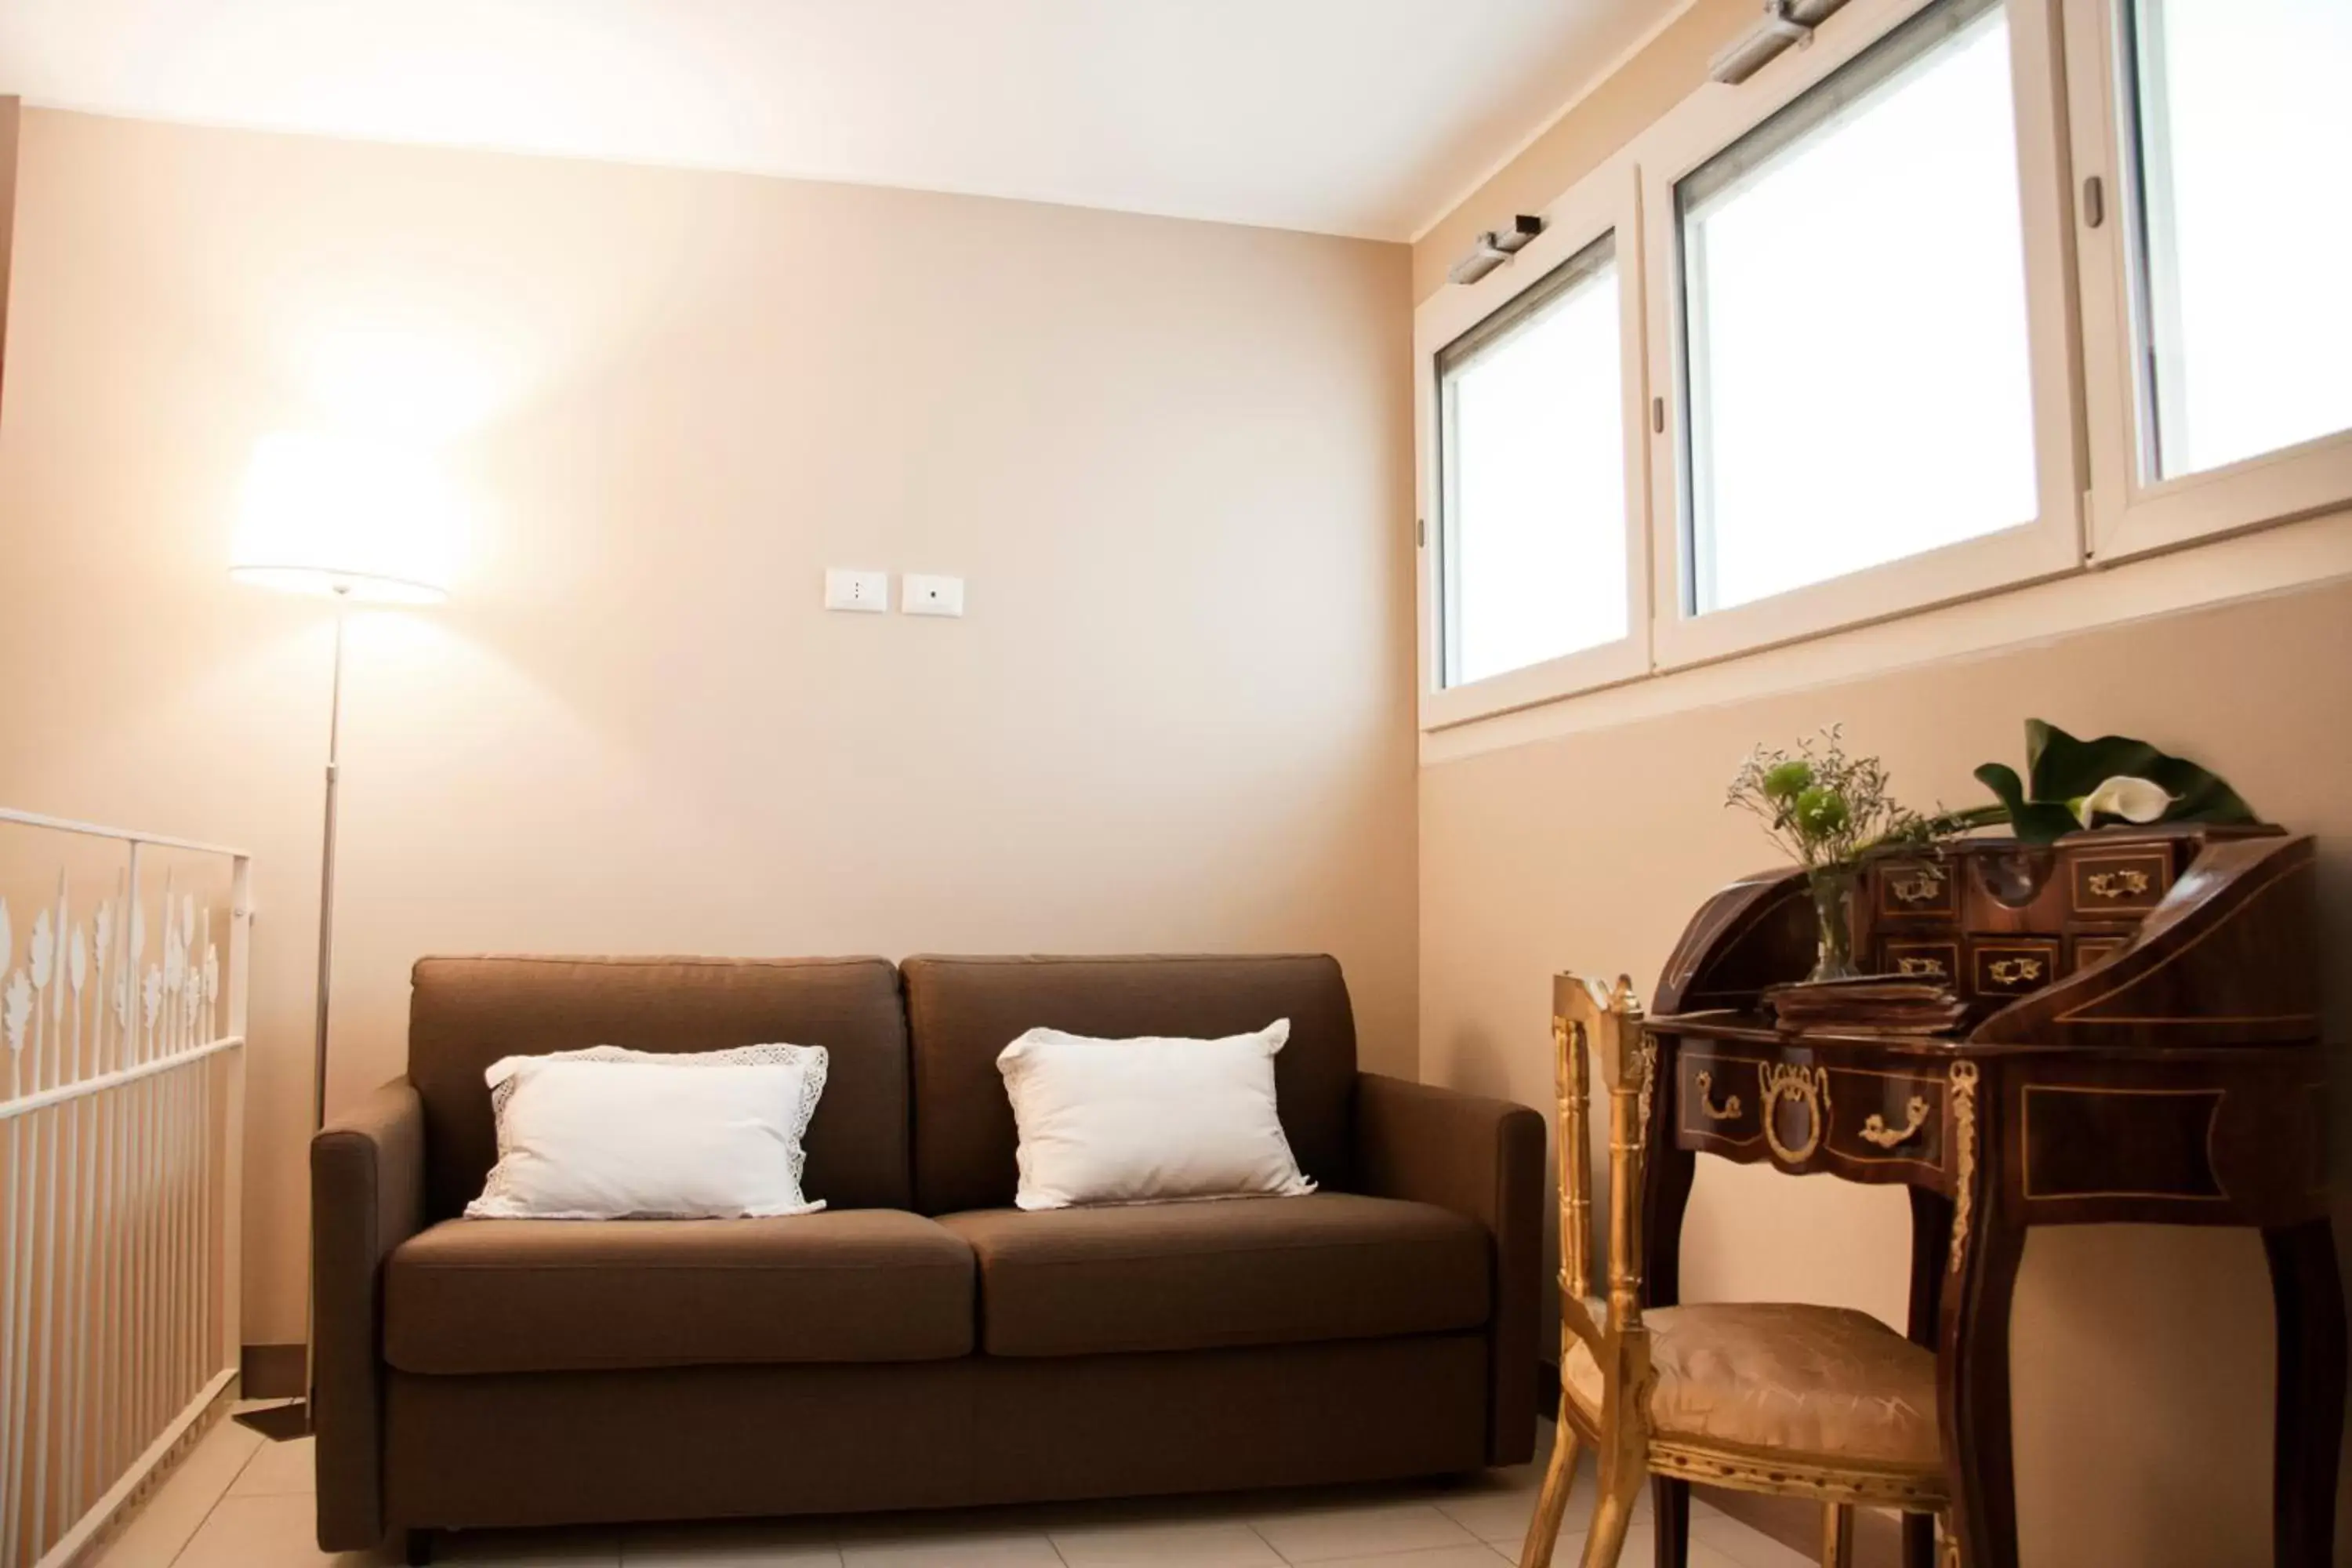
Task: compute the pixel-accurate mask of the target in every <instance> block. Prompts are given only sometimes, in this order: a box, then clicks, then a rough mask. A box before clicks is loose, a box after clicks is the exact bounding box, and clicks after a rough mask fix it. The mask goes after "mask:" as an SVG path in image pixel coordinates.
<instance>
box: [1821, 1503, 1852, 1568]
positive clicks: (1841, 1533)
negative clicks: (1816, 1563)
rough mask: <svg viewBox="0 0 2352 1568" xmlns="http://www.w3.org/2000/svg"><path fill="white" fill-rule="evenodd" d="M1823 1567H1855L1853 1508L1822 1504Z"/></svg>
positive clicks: (1841, 1504)
mask: <svg viewBox="0 0 2352 1568" xmlns="http://www.w3.org/2000/svg"><path fill="white" fill-rule="evenodd" d="M1822 1568H1853V1509H1851V1508H1849V1507H1847V1506H1846V1505H1845V1504H1843V1503H1834V1502H1825V1503H1823V1504H1822Z"/></svg>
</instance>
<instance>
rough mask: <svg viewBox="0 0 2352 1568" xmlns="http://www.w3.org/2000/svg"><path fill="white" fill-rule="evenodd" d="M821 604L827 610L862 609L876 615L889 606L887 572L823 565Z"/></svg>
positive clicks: (888, 578)
mask: <svg viewBox="0 0 2352 1568" xmlns="http://www.w3.org/2000/svg"><path fill="white" fill-rule="evenodd" d="M824 607H825V608H826V609H828V610H863V611H865V612H866V613H867V614H869V615H877V616H878V615H881V614H883V613H884V612H885V611H887V610H888V609H889V608H890V574H888V573H887V572H853V571H851V570H850V569H848V568H847V567H845V566H828V567H826V568H825V570H824Z"/></svg>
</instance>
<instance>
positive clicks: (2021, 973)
mask: <svg viewBox="0 0 2352 1568" xmlns="http://www.w3.org/2000/svg"><path fill="white" fill-rule="evenodd" d="M1991 970H1992V979H1993V984H1996V985H2020V984H2024V983H2025V982H2026V981H2028V980H2039V979H2041V978H2042V961H2041V960H2040V959H2038V958H1996V959H1994V960H1993V961H1992V965H1991Z"/></svg>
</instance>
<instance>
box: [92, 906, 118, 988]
mask: <svg viewBox="0 0 2352 1568" xmlns="http://www.w3.org/2000/svg"><path fill="white" fill-rule="evenodd" d="M113 942H114V900H111V899H110V900H107V901H106V902H105V903H102V904H100V905H99V906H98V938H97V941H96V942H95V943H94V945H95V947H96V949H97V957H98V972H99V973H100V974H103V973H106V950H107V949H108V948H109V947H110V946H111V945H112V944H113Z"/></svg>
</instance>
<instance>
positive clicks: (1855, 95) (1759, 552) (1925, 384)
mask: <svg viewBox="0 0 2352 1568" xmlns="http://www.w3.org/2000/svg"><path fill="white" fill-rule="evenodd" d="M2015 125H2016V119H2015V106H2014V103H2013V101H2012V99H2011V87H2010V44H2009V27H2008V22H2007V18H2006V16H2005V15H2004V13H2003V11H2002V9H2001V7H2000V5H1997V4H1994V3H1992V0H1951V3H1947V4H1944V5H1936V6H1933V7H1930V8H1929V9H1928V10H1927V11H1925V12H1923V13H1922V14H1921V15H1919V16H1916V17H1915V18H1913V19H1912V20H1911V21H1910V22H1908V23H1907V24H1906V25H1905V26H1901V27H1899V28H1897V29H1896V30H1895V32H1893V33H1892V34H1890V35H1889V36H1888V37H1885V38H1884V39H1883V40H1881V41H1880V42H1879V43H1878V44H1876V45H1875V46H1874V47H1871V48H1870V49H1869V50H1867V51H1866V52H1864V53H1863V54H1862V55H1861V56H1859V57H1858V58H1855V59H1854V60H1853V61H1852V62H1851V63H1849V64H1848V65H1847V66H1846V67H1845V68H1843V69H1842V70H1840V71H1839V72H1838V73H1837V74H1836V75H1835V76H1833V77H1831V78H1830V79H1828V80H1826V81H1824V82H1822V84H1821V85H1819V86H1818V87H1816V88H1814V89H1812V90H1811V91H1810V92H1808V93H1806V94H1805V95H1804V96H1803V97H1801V98H1800V99H1798V100H1796V101H1795V102H1793V103H1791V104H1790V106H1789V107H1788V108H1786V109H1784V110H1781V111H1780V113H1778V114H1776V115H1774V116H1773V117H1772V118H1771V119H1769V120H1768V121H1765V122H1764V123H1763V124H1761V125H1759V127H1757V128H1756V129H1755V130H1754V131H1752V132H1748V134H1747V135H1746V136H1743V137H1742V138H1740V140H1738V142H1734V143H1733V144H1732V145H1731V146H1729V147H1728V148H1727V149H1725V150H1724V151H1723V152H1722V153H1718V154H1717V155H1716V156H1714V157H1713V158H1711V159H1709V160H1708V161H1707V162H1706V163H1704V164H1702V165H1701V166H1700V167H1699V168H1697V169H1696V170H1695V171H1694V172H1692V173H1691V174H1688V175H1686V176H1685V177H1684V178H1683V179H1682V180H1681V181H1680V182H1678V183H1677V184H1676V185H1675V210H1676V216H1677V220H1678V227H1679V234H1678V240H1679V252H1680V256H1681V261H1682V267H1681V277H1680V279H1679V282H1680V289H1681V296H1682V306H1683V312H1684V316H1683V333H1682V337H1683V343H1684V363H1683V366H1682V375H1681V385H1682V388H1683V393H1684V396H1685V400H1686V405H1685V417H1686V419H1687V421H1688V430H1689V437H1688V442H1687V447H1686V455H1685V480H1686V485H1685V492H1684V493H1685V497H1686V500H1685V529H1686V531H1687V542H1688V548H1687V552H1686V556H1685V559H1686V561H1687V581H1685V583H1684V584H1682V588H1683V594H1684V604H1683V606H1682V607H1683V609H1684V610H1685V613H1690V614H1696V615H1706V614H1709V613H1712V612H1715V611H1718V610H1723V609H1727V608H1730V607H1732V606H1736V605H1747V604H1751V603H1753V602H1755V601H1757V600H1759V599H1764V598H1767V597H1769V596H1771V595H1779V594H1785V593H1787V592H1789V591H1790V590H1792V589H1797V588H1802V587H1806V586H1809V585H1811V584H1817V583H1822V582H1824V581H1827V580H1829V579H1832V578H1835V577H1841V576H1844V575H1846V574H1852V573H1855V572H1859V571H1862V570H1864V569H1865V568H1868V567H1873V566H1878V565H1882V564H1885V563H1888V562H1893V561H1897V560H1901V559H1903V558H1905V557H1907V556H1913V555H1918V554H1921V553H1923V552H1927V551H1931V550H1936V549H1938V548H1940V547H1942V546H1946V545H1949V544H1954V543H1958V542H1961V541H1964V540H1969V539H1974V538H1977V537H1979V536H1981V535H1984V534H1988V533H1993V532H1997V531H2000V530H2003V529H2008V528H2012V527H2016V526H2019V525H2021V524H2025V523H2029V522H2032V521H2033V520H2034V519H2035V518H2036V516H2037V515H2038V513H2039V511H2040V500H2039V496H2038V493H2037V487H2036V475H2035V463H2034V422H2033V388H2032V365H2031V355H2030V353H2029V350H2028V338H2027V328H2026V321H2027V310H2026V291H2025V256H2024V248H2023V237H2022V233H2021V212H2020V191H2019V175H2018V154H2017V137H2016V132H2015Z"/></svg>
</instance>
